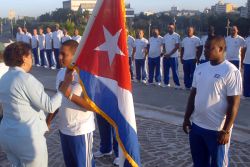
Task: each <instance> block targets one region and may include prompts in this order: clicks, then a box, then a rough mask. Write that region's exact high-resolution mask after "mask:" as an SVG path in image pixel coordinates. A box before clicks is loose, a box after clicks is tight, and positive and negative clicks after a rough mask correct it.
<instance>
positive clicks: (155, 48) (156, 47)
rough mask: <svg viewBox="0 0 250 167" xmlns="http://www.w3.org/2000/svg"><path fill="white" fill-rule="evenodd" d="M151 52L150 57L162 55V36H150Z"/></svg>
mask: <svg viewBox="0 0 250 167" xmlns="http://www.w3.org/2000/svg"><path fill="white" fill-rule="evenodd" d="M149 45H150V47H149V53H148V57H150V58H156V57H160V56H161V53H162V50H163V48H162V45H163V38H162V36H158V37H157V38H155V37H151V38H149Z"/></svg>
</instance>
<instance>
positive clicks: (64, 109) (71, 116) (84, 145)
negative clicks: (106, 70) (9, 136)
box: [47, 40, 95, 167]
mask: <svg viewBox="0 0 250 167" xmlns="http://www.w3.org/2000/svg"><path fill="white" fill-rule="evenodd" d="M77 47H78V43H77V42H76V41H74V40H68V41H66V42H64V43H63V44H62V47H61V49H60V62H61V65H62V66H63V68H62V69H60V71H59V72H58V74H57V77H56V89H57V90H58V89H59V85H60V84H61V82H63V81H64V78H65V75H67V67H69V66H70V64H71V62H72V60H73V58H74V54H75V52H76V49H77ZM72 75H73V81H72V82H71V84H70V87H71V89H72V92H71V95H70V96H69V98H65V97H63V100H62V106H61V107H60V108H59V112H58V118H59V120H58V124H59V133H60V139H61V146H62V151H63V157H64V162H65V165H66V167H94V166H95V163H94V157H93V153H92V148H93V131H94V130H95V121H94V118H95V115H94V113H93V112H92V111H90V110H91V107H90V106H88V105H82V104H83V103H84V102H85V100H84V99H83V91H82V87H81V85H80V81H79V77H78V74H77V73H76V71H74V72H73V73H72ZM75 98H77V99H80V100H78V101H81V102H80V104H79V103H77V102H76V101H75ZM49 117H50V118H49V119H51V118H53V115H51V114H50V116H49ZM49 119H47V123H48V124H50V121H51V120H49Z"/></svg>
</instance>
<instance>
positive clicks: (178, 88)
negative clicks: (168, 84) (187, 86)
mask: <svg viewBox="0 0 250 167" xmlns="http://www.w3.org/2000/svg"><path fill="white" fill-rule="evenodd" d="M174 88H175V89H177V90H180V89H182V88H181V86H178V85H175V86H174Z"/></svg>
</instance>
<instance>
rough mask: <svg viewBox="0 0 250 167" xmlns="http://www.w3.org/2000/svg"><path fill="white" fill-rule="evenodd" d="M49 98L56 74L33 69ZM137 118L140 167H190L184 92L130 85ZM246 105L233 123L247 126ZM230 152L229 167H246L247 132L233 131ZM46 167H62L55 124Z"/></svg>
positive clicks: (104, 163) (104, 164) (106, 165)
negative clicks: (183, 118) (182, 125)
mask: <svg viewBox="0 0 250 167" xmlns="http://www.w3.org/2000/svg"><path fill="white" fill-rule="evenodd" d="M32 73H33V74H34V75H35V76H36V77H37V78H38V79H39V80H41V81H42V82H43V83H44V85H46V89H47V90H51V91H49V92H48V93H49V94H53V90H54V83H55V81H54V78H55V75H56V71H51V70H44V69H41V68H34V69H33V72H32ZM133 94H134V100H135V102H136V104H135V109H136V114H137V125H138V136H139V142H140V145H141V159H142V164H143V167H190V166H192V160H191V156H190V152H189V143H188V136H187V135H185V134H184V133H183V132H182V129H181V126H180V125H181V122H182V114H183V112H184V108H185V105H186V99H187V96H188V92H187V91H183V90H174V89H169V88H164V89H163V88H158V87H153V86H150V87H146V86H144V85H141V84H134V89H133ZM249 111H250V107H249V101H243V102H242V106H241V110H240V113H241V115H240V116H239V117H238V120H237V123H239V124H241V125H246V127H247V126H248V127H250V126H249V124H250V123H249V119H250V116H249V115H250V114H248V112H249ZM98 135H99V134H98V130H96V132H95V134H94V150H95V151H96V150H97V149H98V144H99V137H98ZM233 138H234V140H233V141H232V145H231V151H230V157H231V158H230V164H231V166H232V167H249V166H250V154H249V150H250V135H249V132H248V131H247V132H244V133H243V132H241V131H239V130H235V131H234V137H233ZM47 142H48V150H49V167H63V166H64V164H63V158H62V153H61V148H60V140H59V135H58V129H57V124H56V122H55V123H54V124H53V128H52V130H51V131H50V133H48V134H47ZM112 161H113V157H105V158H101V159H97V160H96V166H98V167H111V166H112ZM7 166H8V162H7V160H6V156H5V155H4V153H2V152H1V149H0V167H7Z"/></svg>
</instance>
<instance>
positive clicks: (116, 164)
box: [113, 158, 120, 166]
mask: <svg viewBox="0 0 250 167" xmlns="http://www.w3.org/2000/svg"><path fill="white" fill-rule="evenodd" d="M119 161H120V159H119V158H115V160H114V162H113V165H114V166H119Z"/></svg>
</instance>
